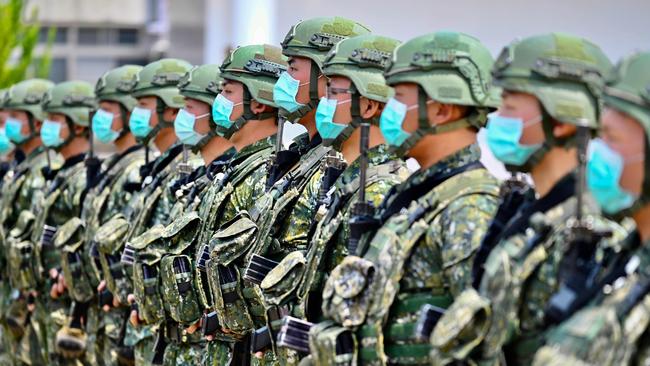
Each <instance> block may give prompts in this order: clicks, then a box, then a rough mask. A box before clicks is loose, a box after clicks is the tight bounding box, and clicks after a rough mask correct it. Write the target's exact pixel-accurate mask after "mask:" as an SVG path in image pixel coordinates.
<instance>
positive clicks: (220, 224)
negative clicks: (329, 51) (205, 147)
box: [197, 45, 286, 365]
mask: <svg viewBox="0 0 650 366" xmlns="http://www.w3.org/2000/svg"><path fill="white" fill-rule="evenodd" d="M242 70H243V72H242ZM284 70H286V58H285V57H284V56H282V54H281V52H280V49H278V48H276V47H272V46H268V45H264V46H245V47H240V48H238V49H236V50H235V51H233V52H232V53H231V55H230V56H229V57H228V58H226V60H225V61H224V62H223V64H222V65H221V72H222V74H221V75H222V77H223V78H224V79H226V80H233V81H238V82H241V83H242V84H243V86H244V90H245V93H244V95H245V98H247V97H249V98H251V99H255V100H257V101H258V102H260V103H263V104H266V105H269V106H271V107H276V105H275V103H274V102H273V99H272V98H273V93H272V90H273V84H274V83H275V81H276V80H277V77H278V76H279V74H280V73H281V72H282V71H284ZM244 106H245V110H244V114H243V115H242V117H240V118H239V119H238V120H236V121H234V122H233V123H232V126H230V127H225V126H220V127H218V131H219V134H220V135H223V136H225V137H230V136H231V135H232V134H233V133H234V132H235V131H236V130H237V129H239V128H240V127H241V126H243V125H244V124H246V123H248V121H249V120H261V119H265V118H271V117H275V112H269V115H268V116H261V115H257V116H256V115H254V114H253V113H252V111H250V110H246V106H247V103H246V101H245V102H244ZM271 113H274V115H273V116H271ZM217 125H218V126H219V123H217ZM278 138H280V137H278V136H276V135H273V136H269V137H267V138H264V139H262V140H260V141H257V142H255V143H253V144H251V145H249V146H246V147H245V148H243V149H242V150H241V151H239V152H238V153H237V155H235V158H234V159H233V162H232V163H231V165H232V169H233V170H232V173H231V174H229V178H228V179H227V181H223V182H222V183H221V184H220V185H221V186H222V189H221V190H220V191H219V192H218V193H217V194H216V195H215V196H214V198H213V199H212V203H210V205H211V207H210V216H209V217H208V218H207V220H206V221H205V225H204V226H203V227H202V229H201V231H202V233H201V236H200V238H199V243H200V244H201V245H200V246H199V248H197V249H198V251H197V258H198V257H199V256H200V255H201V253H205V254H207V253H209V262H208V263H206V268H205V276H206V277H207V281H208V283H207V284H204V286H205V287H206V291H204V292H209V294H204V295H202V296H201V297H204V298H206V304H204V306H203V307H204V310H206V311H214V313H213V314H214V316H216V318H217V319H218V321H219V324H220V327H221V328H223V329H229V330H230V333H228V334H224V333H223V332H221V330H219V331H218V332H217V333H216V338H217V340H215V341H212V342H208V344H207V346H206V351H205V357H204V359H203V361H202V363H203V364H205V365H213V364H221V363H223V362H224V361H225V360H231V361H229V362H234V363H238V362H244V361H243V359H246V358H250V354H249V350H248V347H247V346H246V342H245V341H246V339H245V338H246V337H247V336H248V334H247V333H250V331H251V330H252V329H254V327H256V326H257V325H259V324H263V322H264V311H263V309H262V307H261V306H260V299H259V295H258V294H257V293H256V292H255V289H254V288H253V287H252V286H250V285H249V284H247V283H243V282H242V281H241V278H238V277H239V276H240V272H241V274H242V275H243V271H244V269H245V267H246V264H247V258H248V257H247V256H245V255H244V254H247V253H246V252H247V251H249V250H254V249H251V244H253V239H252V237H251V235H253V230H255V229H256V228H255V227H254V223H252V221H251V219H250V216H251V215H250V213H251V212H253V211H254V210H253V208H254V206H256V204H257V203H258V202H257V201H258V200H261V199H262V197H263V196H264V194H265V192H266V183H267V180H268V175H269V170H268V169H269V166H270V163H271V159H272V151H273V146H274V145H275V142H276V139H278ZM246 156H248V157H246ZM237 161H239V163H236V162H237ZM251 225H252V226H251ZM203 238H205V239H203ZM206 244H207V245H208V246H206ZM223 250H225V251H226V252H225V253H222V251H223ZM222 269H223V270H224V271H229V273H230V274H235V276H236V278H232V279H230V280H227V279H225V278H223V277H221V276H222V274H221V273H222ZM199 277H200V276H197V281H201V280H200V279H199ZM224 281H231V282H229V286H230V290H229V291H232V293H231V294H233V295H234V296H229V295H230V294H224V293H223V292H222V290H223V289H224V287H223V286H224V285H223V284H222V283H224ZM207 287H209V289H208V288H207ZM207 297H209V300H208V299H207Z"/></svg>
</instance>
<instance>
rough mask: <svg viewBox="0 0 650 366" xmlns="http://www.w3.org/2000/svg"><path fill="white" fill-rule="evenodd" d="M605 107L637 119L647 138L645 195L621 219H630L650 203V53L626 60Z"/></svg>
mask: <svg viewBox="0 0 650 366" xmlns="http://www.w3.org/2000/svg"><path fill="white" fill-rule="evenodd" d="M604 100H605V104H606V105H607V106H610V107H612V108H615V109H617V110H619V111H621V112H624V113H626V114H628V115H630V116H632V117H633V118H634V119H636V120H637V121H638V122H639V123H640V124H641V126H642V127H643V129H644V130H645V134H646V139H645V142H646V147H645V172H646V173H645V175H644V178H643V187H642V189H641V195H640V196H639V198H638V199H637V200H636V202H634V204H633V205H632V206H631V207H630V208H628V209H626V210H625V211H623V212H621V213H619V214H618V215H629V214H631V213H633V212H635V211H637V210H638V209H639V208H641V207H643V206H645V205H647V204H648V203H650V174H649V172H650V52H643V53H636V54H634V55H631V56H629V57H627V58H625V59H623V60H622V61H621V62H620V63H619V64H618V65H617V66H616V68H615V69H614V72H612V73H611V74H610V75H609V78H608V80H607V85H606V86H605V95H604Z"/></svg>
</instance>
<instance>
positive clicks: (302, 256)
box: [261, 145, 409, 317]
mask: <svg viewBox="0 0 650 366" xmlns="http://www.w3.org/2000/svg"><path fill="white" fill-rule="evenodd" d="M368 161H369V164H368V174H367V176H368V181H367V182H366V186H365V190H366V197H367V199H368V200H369V201H371V202H372V203H373V204H374V205H375V206H377V205H379V204H380V203H381V201H382V200H383V198H384V196H385V195H386V193H388V191H389V190H390V188H391V187H392V186H394V185H396V184H399V183H401V182H403V181H404V180H406V178H407V177H408V174H409V172H408V170H407V169H406V165H405V163H404V162H403V161H401V160H400V159H397V158H396V157H395V156H394V155H393V154H390V153H389V152H388V149H387V147H386V146H385V145H378V146H376V147H373V148H371V149H369V150H368ZM312 179H315V178H312ZM308 187H309V185H308ZM359 189H360V187H359V159H357V160H356V161H355V162H353V163H352V164H350V165H349V166H348V167H347V168H346V169H345V170H344V171H343V173H342V174H341V175H340V176H339V177H338V179H337V180H336V182H335V183H334V185H333V187H332V189H330V190H329V192H328V196H327V197H326V198H325V199H324V200H323V202H322V203H321V204H320V206H319V207H318V209H317V212H316V213H315V216H314V218H312V220H311V221H312V222H313V224H314V225H317V226H316V228H315V231H314V235H313V237H312V238H311V241H310V243H309V245H308V247H307V250H306V252H304V253H302V252H300V251H297V252H292V253H290V254H289V255H288V256H287V257H285V258H284V259H283V260H282V261H281V262H280V264H279V265H278V266H277V267H276V268H274V269H273V270H272V271H271V272H269V274H268V275H267V276H266V277H265V278H264V280H263V282H262V284H261V288H262V291H263V293H264V297H265V302H266V303H267V305H282V304H285V303H287V302H288V301H289V300H290V299H292V298H295V297H297V298H298V300H297V301H295V300H294V301H291V303H294V304H296V303H297V304H298V305H299V306H297V307H295V308H294V310H293V312H294V314H295V315H297V316H299V317H306V316H307V314H306V309H305V308H304V305H306V299H307V297H309V296H311V294H319V295H320V291H321V290H322V288H323V285H324V281H325V279H326V278H327V275H328V274H329V272H330V271H331V269H333V268H334V267H335V266H336V264H338V263H339V262H340V261H341V260H342V259H343V257H345V256H346V255H347V244H348V238H349V230H350V229H349V225H348V221H349V219H350V209H351V207H353V205H354V203H355V202H357V198H358V195H357V194H358V190H359ZM312 199H313V198H312ZM312 303H314V302H312ZM315 303H316V304H315V305H316V306H318V305H317V304H318V301H316V302H315ZM314 310H315V311H316V312H317V313H320V310H316V309H314Z"/></svg>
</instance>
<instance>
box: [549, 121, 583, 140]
mask: <svg viewBox="0 0 650 366" xmlns="http://www.w3.org/2000/svg"><path fill="white" fill-rule="evenodd" d="M576 131H577V128H576V126H574V125H572V124H569V123H561V122H554V123H553V136H555V137H556V138H564V137H569V136H571V135H574V134H575V133H576Z"/></svg>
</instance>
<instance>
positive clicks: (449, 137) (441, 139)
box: [409, 128, 476, 171]
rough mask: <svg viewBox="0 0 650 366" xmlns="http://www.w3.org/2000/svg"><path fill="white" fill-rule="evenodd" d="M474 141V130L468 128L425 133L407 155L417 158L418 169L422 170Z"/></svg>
mask: <svg viewBox="0 0 650 366" xmlns="http://www.w3.org/2000/svg"><path fill="white" fill-rule="evenodd" d="M475 143H476V132H475V131H474V130H472V129H469V128H462V129H458V130H454V131H449V132H445V133H440V134H436V135H426V136H424V137H422V138H421V139H420V141H418V142H417V143H416V144H415V146H413V148H411V150H409V157H412V158H414V159H415V160H417V162H418V164H419V165H420V170H423V171H424V170H427V169H429V168H431V167H432V166H434V165H435V164H436V163H438V162H439V161H441V160H443V159H445V158H446V157H448V156H451V155H453V154H456V153H457V152H459V151H460V150H462V149H464V148H466V147H467V146H469V145H472V144H475Z"/></svg>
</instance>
